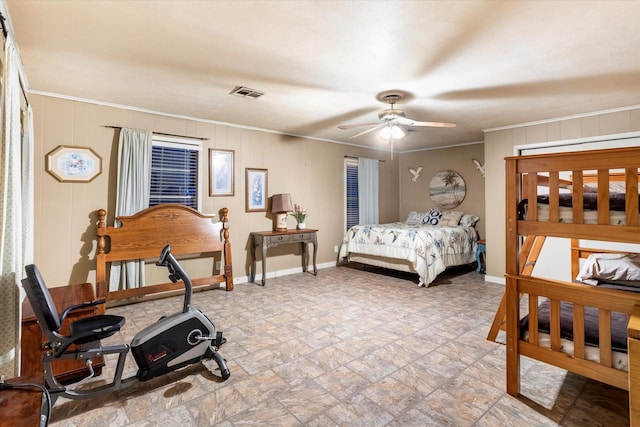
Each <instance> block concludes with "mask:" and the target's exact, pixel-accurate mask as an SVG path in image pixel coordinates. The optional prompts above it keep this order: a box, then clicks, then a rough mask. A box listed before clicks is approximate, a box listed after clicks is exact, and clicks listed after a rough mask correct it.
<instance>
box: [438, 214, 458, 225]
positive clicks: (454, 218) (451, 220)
mask: <svg viewBox="0 0 640 427" xmlns="http://www.w3.org/2000/svg"><path fill="white" fill-rule="evenodd" d="M462 215H463V212H460V211H444V212H442V218H440V221H438V225H439V226H441V227H455V226H457V225H458V223H459V222H460V219H461V218H462Z"/></svg>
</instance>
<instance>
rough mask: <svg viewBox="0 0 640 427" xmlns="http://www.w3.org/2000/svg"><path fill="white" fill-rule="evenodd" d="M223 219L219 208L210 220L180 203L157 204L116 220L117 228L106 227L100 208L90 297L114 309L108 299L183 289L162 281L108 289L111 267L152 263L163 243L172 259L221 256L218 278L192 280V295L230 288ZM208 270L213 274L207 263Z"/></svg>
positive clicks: (225, 218)
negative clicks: (93, 292) (93, 291)
mask: <svg viewBox="0 0 640 427" xmlns="http://www.w3.org/2000/svg"><path fill="white" fill-rule="evenodd" d="M227 215H228V209H227V208H223V209H222V210H221V211H220V219H219V220H217V221H216V220H215V219H214V218H215V217H216V215H203V214H201V213H200V212H198V211H196V210H194V209H191V208H189V207H187V206H183V205H178V204H162V205H157V206H154V207H151V208H148V209H145V210H143V211H140V212H138V213H136V214H135V215H131V216H121V217H119V218H118V220H119V221H120V223H121V226H120V227H118V228H116V227H113V226H107V225H106V216H107V212H106V211H105V210H104V209H100V210H99V211H98V223H97V230H96V234H97V254H96V296H97V297H98V298H105V299H106V300H107V302H108V303H111V304H110V305H114V303H113V302H114V301H120V302H121V301H135V300H136V299H137V300H139V299H140V298H141V297H145V296H147V295H150V294H158V293H166V292H170V291H179V290H183V284H182V283H163V284H156V285H146V286H140V287H136V288H132V289H123V290H117V291H109V267H110V265H111V263H113V262H116V261H129V260H138V259H142V260H150V259H151V260H153V259H157V258H158V257H159V256H160V252H161V250H162V248H163V247H164V246H165V245H171V252H172V253H173V254H174V255H175V256H177V257H180V256H184V257H203V256H212V255H213V253H215V252H222V255H221V257H222V259H223V272H221V273H222V274H218V275H212V276H207V277H201V278H192V282H193V286H194V291H195V290H202V289H203V288H210V287H212V286H219V284H220V283H222V282H225V285H226V290H227V291H231V290H233V273H232V263H231V243H230V242H229V219H228V216H227ZM211 271H212V272H214V268H213V265H212V268H211Z"/></svg>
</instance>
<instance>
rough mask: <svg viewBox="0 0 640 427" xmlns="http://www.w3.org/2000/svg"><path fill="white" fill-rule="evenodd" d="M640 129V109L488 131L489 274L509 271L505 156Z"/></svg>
mask: <svg viewBox="0 0 640 427" xmlns="http://www.w3.org/2000/svg"><path fill="white" fill-rule="evenodd" d="M635 131H640V109H637V108H636V109H631V110H625V111H618V112H611V113H603V114H596V115H591V116H587V117H580V118H571V119H566V120H558V121H554V122H550V123H545V124H536V125H530V126H522V127H517V128H512V129H504V130H496V131H492V132H486V133H485V145H484V150H485V159H486V167H487V176H486V180H485V184H486V188H487V192H486V196H485V206H486V212H485V218H486V221H485V222H486V233H487V234H486V236H487V238H486V240H487V275H488V276H492V277H495V278H499V279H502V278H503V276H504V272H505V265H504V263H505V245H504V240H505V176H504V158H505V157H507V156H511V155H513V149H514V147H515V146H518V145H524V144H533V143H541V142H551V141H562V140H570V139H577V138H587V137H595V136H604V135H614V134H620V133H627V132H635Z"/></svg>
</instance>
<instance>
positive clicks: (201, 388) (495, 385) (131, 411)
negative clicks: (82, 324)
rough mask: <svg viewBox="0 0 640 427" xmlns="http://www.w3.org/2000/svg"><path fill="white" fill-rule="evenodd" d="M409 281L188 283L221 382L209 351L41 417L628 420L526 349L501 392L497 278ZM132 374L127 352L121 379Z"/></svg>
mask: <svg viewBox="0 0 640 427" xmlns="http://www.w3.org/2000/svg"><path fill="white" fill-rule="evenodd" d="M416 283H417V281H416V280H415V279H414V278H413V277H411V276H409V278H407V276H403V275H402V274H376V273H373V272H371V271H362V270H360V269H357V268H352V267H335V268H328V269H323V270H320V271H319V273H318V276H317V277H314V276H313V275H310V274H295V275H290V276H285V277H280V278H274V279H269V280H268V281H267V285H266V287H262V286H259V285H256V284H253V283H242V284H237V285H236V287H235V290H234V291H233V292H226V291H223V290H220V291H217V290H216V291H209V292H201V293H197V294H195V295H194V298H193V305H194V306H195V307H198V308H200V309H201V310H202V311H204V312H205V313H207V314H208V316H209V317H210V318H211V319H212V320H213V322H214V323H215V324H216V327H217V328H218V329H220V330H222V331H223V332H224V334H225V337H227V339H228V342H227V343H226V344H225V345H224V346H223V347H222V349H221V353H222V354H223V355H224V357H225V358H226V359H227V361H228V364H229V368H230V370H231V378H229V379H228V380H227V381H225V382H222V381H221V380H220V378H219V377H217V376H216V375H215V372H214V374H212V373H211V372H210V371H209V370H207V369H206V367H209V368H211V369H215V368H216V367H217V365H215V363H213V362H209V361H207V362H205V366H203V365H201V364H198V365H194V366H191V367H188V368H185V369H184V370H182V371H179V372H174V373H171V374H168V375H167V376H164V377H160V378H156V379H153V380H150V381H148V382H145V383H137V384H134V385H133V386H131V387H129V388H127V389H124V390H121V391H119V392H117V393H111V394H109V395H106V396H102V397H100V398H94V399H90V400H85V401H69V400H65V399H62V398H60V399H58V401H57V402H56V404H55V406H54V411H53V419H52V422H51V424H50V425H52V426H56V427H62V426H92V427H101V426H105V427H106V426H110V427H111V426H179V425H181V426H184V427H186V426H209V425H220V426H247V425H261V426H262V425H272V426H299V425H308V426H338V425H340V426H507V425H508V426H555V425H563V426H625V425H628V424H629V419H628V403H627V399H628V395H627V393H626V392H624V391H622V390H618V389H615V388H612V387H609V386H606V385H603V384H600V383H597V382H594V381H590V380H587V379H584V378H582V377H579V376H576V375H573V374H568V373H567V372H566V371H563V370H561V369H558V368H554V367H552V366H549V365H545V364H541V363H539V362H535V361H532V360H529V359H526V360H523V363H522V378H523V381H522V386H521V389H522V390H521V392H522V396H521V397H520V398H518V399H516V398H513V397H511V396H509V395H507V394H505V392H504V383H505V379H504V351H505V347H504V346H503V345H500V344H496V343H493V342H489V341H486V339H485V337H486V334H487V331H488V328H489V324H490V323H491V321H492V320H493V315H494V311H495V309H496V307H497V305H498V302H499V301H500V297H501V295H502V291H503V286H502V285H497V284H492V283H485V282H484V276H481V275H479V274H477V273H475V272H474V271H470V270H468V269H458V270H453V271H449V272H445V273H444V274H443V275H442V276H441V277H439V278H438V280H437V281H436V283H434V285H433V286H432V287H430V288H419V287H417V286H416ZM180 308H181V299H180V298H179V297H173V298H166V299H162V300H157V301H152V302H145V303H141V304H135V305H129V306H126V307H120V308H114V309H110V310H109V311H108V312H109V313H113V314H124V315H125V316H126V318H127V323H126V325H125V327H124V329H123V330H122V331H121V334H120V336H119V337H112V338H114V339H110V340H111V341H112V342H129V341H130V340H131V338H132V336H133V335H134V334H135V333H136V332H137V331H138V330H140V329H141V328H143V327H144V326H146V325H148V324H149V323H151V322H153V321H154V320H155V319H157V318H159V317H160V316H161V315H164V314H167V313H171V312H175V311H178V310H180ZM113 362H115V360H114V359H110V360H108V361H107V364H108V365H109V364H111V365H112V364H113ZM135 370H136V368H135V366H134V363H133V359H132V357H130V360H128V363H127V368H126V369H125V376H127V375H132V374H133V373H135ZM108 373H109V369H107V368H105V374H104V375H108ZM104 375H103V376H104Z"/></svg>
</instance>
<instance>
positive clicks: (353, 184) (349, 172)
mask: <svg viewBox="0 0 640 427" xmlns="http://www.w3.org/2000/svg"><path fill="white" fill-rule="evenodd" d="M358 197H359V195H358V161H357V160H356V159H346V160H345V210H346V215H345V217H346V219H347V223H346V229H347V230H348V229H350V228H351V227H353V226H354V225H358V223H359V222H360V217H359V210H360V207H359V205H358Z"/></svg>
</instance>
